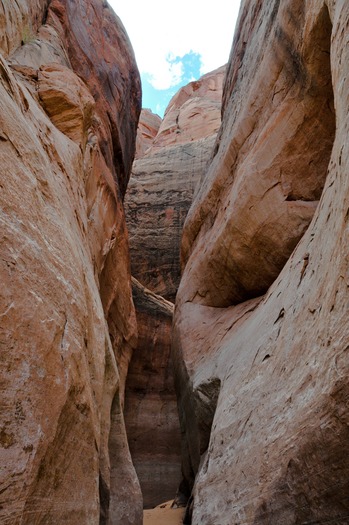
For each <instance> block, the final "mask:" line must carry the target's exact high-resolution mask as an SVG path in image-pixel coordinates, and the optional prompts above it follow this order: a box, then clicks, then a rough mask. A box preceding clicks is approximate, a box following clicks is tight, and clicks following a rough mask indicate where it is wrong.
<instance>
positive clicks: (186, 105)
mask: <svg viewBox="0 0 349 525" xmlns="http://www.w3.org/2000/svg"><path fill="white" fill-rule="evenodd" d="M225 71H226V66H222V67H220V68H218V69H215V70H214V71H211V72H210V73H207V74H206V75H203V76H202V77H201V78H200V79H199V80H195V81H193V82H190V83H189V84H187V85H186V86H184V87H183V88H181V89H180V90H179V91H178V92H177V93H176V94H175V95H174V97H172V99H171V100H170V102H169V105H168V106H167V108H166V111H165V116H164V119H163V121H162V123H161V125H160V128H159V131H158V134H157V136H156V137H155V140H154V142H153V148H162V147H164V146H169V145H171V144H182V143H186V142H191V141H193V140H197V139H203V138H205V137H210V136H211V135H213V134H214V133H217V131H218V129H219V126H220V124H221V104H222V89H223V80H224V75H225Z"/></svg>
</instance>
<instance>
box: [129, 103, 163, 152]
mask: <svg viewBox="0 0 349 525" xmlns="http://www.w3.org/2000/svg"><path fill="white" fill-rule="evenodd" d="M161 122H162V118H161V117H159V115H156V113H153V112H152V111H151V110H150V109H144V108H143V109H142V111H141V114H140V117H139V122H138V130H137V141H136V155H135V158H136V159H139V158H141V157H143V156H144V154H145V153H146V151H147V150H148V149H149V148H150V146H151V145H152V143H153V141H154V138H155V137H156V135H157V133H158V131H159V127H160V124H161Z"/></svg>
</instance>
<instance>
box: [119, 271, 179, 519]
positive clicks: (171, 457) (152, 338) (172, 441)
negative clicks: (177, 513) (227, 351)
mask: <svg viewBox="0 0 349 525" xmlns="http://www.w3.org/2000/svg"><path fill="white" fill-rule="evenodd" d="M132 289H133V300H134V303H135V307H136V312H137V326H138V345H137V348H136V349H135V351H134V353H133V355H132V359H131V363H130V367H129V372H128V375H127V382H126V393H125V399H126V402H125V424H126V429H127V437H128V441H129V445H130V452H131V455H132V461H133V464H134V466H135V469H136V472H137V475H138V478H139V481H140V485H141V488H142V494H143V506H144V508H145V509H150V508H153V507H155V506H156V505H158V504H160V503H161V502H163V501H165V500H167V499H168V498H172V499H173V498H174V496H175V494H176V490H177V487H178V485H179V482H180V480H181V450H180V429H179V420H178V411H177V400H176V395H175V391H174V384H173V373H172V363H171V359H170V351H171V328H172V316H173V307H174V306H173V304H172V303H170V302H169V301H166V300H165V299H163V298H162V297H160V296H158V295H156V294H154V293H152V292H150V290H147V289H146V288H144V287H143V286H142V285H141V284H140V283H139V282H138V281H137V280H136V279H133V286H132Z"/></svg>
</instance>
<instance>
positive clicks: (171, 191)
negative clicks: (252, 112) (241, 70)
mask: <svg viewBox="0 0 349 525" xmlns="http://www.w3.org/2000/svg"><path fill="white" fill-rule="evenodd" d="M224 72H225V68H224V67H222V68H219V69H218V70H216V71H213V72H212V73H209V74H207V75H204V76H203V77H202V78H201V79H200V80H198V81H196V82H191V83H190V84H188V86H185V87H184V88H182V89H181V90H179V92H178V93H177V94H176V95H175V96H174V97H173V99H172V100H171V101H170V103H169V106H168V108H167V110H166V113H165V117H164V120H163V121H162V123H161V125H160V127H159V130H158V133H157V135H156V137H155V139H154V140H153V143H152V145H151V147H149V148H148V149H147V151H146V153H145V155H144V157H142V158H139V159H138V160H136V161H135V162H134V164H133V168H132V176H131V179H130V184H129V187H128V191H127V195H126V198H125V210H126V217H127V225H128V229H129V232H130V252H131V267H132V274H133V275H134V276H135V277H136V278H137V279H138V280H139V281H140V282H141V283H142V284H143V285H144V286H146V287H147V288H149V289H150V290H152V291H154V292H155V293H157V294H160V295H162V296H164V297H165V298H166V299H169V300H172V301H173V300H174V298H175V295H176V291H177V288H178V284H179V279H180V257H179V246H180V239H181V234H182V228H183V224H184V220H185V217H186V215H187V212H188V209H189V207H190V204H191V202H192V199H193V194H194V190H195V187H196V185H197V182H198V181H199V180H200V179H201V177H202V176H203V173H204V171H205V168H206V165H207V162H208V160H209V158H210V155H211V152H212V148H213V143H214V140H215V136H216V132H217V130H218V128H219V125H220V108H221V96H222V83H223V77H224Z"/></svg>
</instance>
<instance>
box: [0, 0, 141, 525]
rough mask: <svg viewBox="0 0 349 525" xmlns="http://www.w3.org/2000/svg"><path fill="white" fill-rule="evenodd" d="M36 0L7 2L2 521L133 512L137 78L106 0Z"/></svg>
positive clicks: (2, 81) (82, 519) (1, 216)
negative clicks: (127, 196)
mask: <svg viewBox="0 0 349 525" xmlns="http://www.w3.org/2000/svg"><path fill="white" fill-rule="evenodd" d="M46 7H47V3H45V2H10V3H9V2H2V9H3V10H4V9H5V14H6V17H5V19H3V18H1V20H2V23H3V24H4V25H3V27H4V28H5V31H4V34H5V39H4V41H3V42H5V44H3V46H2V50H3V51H4V52H5V55H6V54H7V53H9V52H11V54H10V56H9V57H8V62H7V61H6V60H5V59H4V58H3V57H1V66H0V77H1V78H0V118H1V130H0V134H1V135H0V159H1V162H0V165H1V172H0V177H1V180H0V187H1V192H0V221H1V224H2V226H1V234H0V274H1V282H2V287H1V291H0V304H1V307H0V312H1V313H0V316H1V317H0V318H1V323H0V342H1V348H2V350H1V355H2V359H1V398H2V408H1V428H0V456H1V464H2V470H1V476H0V484H1V496H0V498H1V506H0V521H2V522H4V523H5V522H6V523H13V524H14V523H19V522H20V523H23V524H28V525H29V524H30V525H33V524H39V523H66V524H75V523H76V524H77V523H79V524H81V523H109V522H112V523H115V524H117V523H120V524H121V523H122V524H127V523H129V524H131V523H132V524H136V523H141V522H142V499H141V494H140V489H139V484H138V480H137V477H136V474H135V471H134V469H133V466H132V463H131V460H130V455H129V451H128V445H127V439H126V433H125V428H124V422H123V414H122V404H123V389H124V383H125V378H126V371H127V366H128V362H129V359H130V356H131V352H132V348H133V347H134V346H135V344H136V335H137V331H136V320H135V312H134V307H133V302H132V297H131V285H130V269H129V254H128V241H127V234H126V228H125V220H124V211H123V206H122V201H121V198H122V194H123V192H124V190H125V187H126V183H127V179H128V176H129V171H130V166H131V164H132V160H133V155H134V148H135V138H136V137H135V135H136V133H135V130H136V127H137V120H138V115H139V111H140V80H139V75H138V71H137V67H136V64H135V59H134V56H133V51H132V48H131V46H130V43H129V41H128V38H127V35H126V33H125V30H124V28H123V26H122V24H121V23H120V21H119V20H118V18H117V17H116V16H115V15H114V14H113V12H112V11H111V9H110V8H109V7H108V6H107V4H106V3H105V2H99V1H97V0H89V1H88V2H87V1H85V0H83V1H80V2H73V1H72V0H67V1H63V0H62V1H58V0H57V1H56V0H53V1H52V2H50V6H49V10H48V11H45V10H46ZM43 16H44V20H43V18H42V17H43ZM19 18H20V19H21V20H22V22H21V24H22V26H23V24H25V23H27V22H26V21H28V24H29V25H31V27H32V31H33V33H32V34H31V35H30V38H28V39H27V38H25V39H24V38H22V37H21V36H20V33H21V27H22V26H21V25H20V24H19V25H18V24H17V22H16V20H17V19H19ZM4 20H5V22H4ZM33 20H34V21H36V22H35V23H34V22H33ZM30 21H31V22H30ZM42 21H44V22H46V23H45V24H44V25H41V24H42ZM16 24H17V25H16ZM36 28H38V32H37V33H36V32H35V30H36ZM21 42H22V46H21V47H18V46H20V44H21ZM92 58H93V63H92ZM9 64H10V66H11V67H9ZM115 84H117V85H115ZM111 86H112V87H111ZM120 487H121V488H120Z"/></svg>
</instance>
